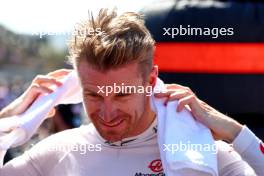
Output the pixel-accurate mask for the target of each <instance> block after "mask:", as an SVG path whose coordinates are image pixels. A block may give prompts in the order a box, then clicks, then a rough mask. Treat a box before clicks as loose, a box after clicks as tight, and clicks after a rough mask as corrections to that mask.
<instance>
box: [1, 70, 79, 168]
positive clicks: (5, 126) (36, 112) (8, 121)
mask: <svg viewBox="0 0 264 176" xmlns="http://www.w3.org/2000/svg"><path fill="white" fill-rule="evenodd" d="M61 82H62V83H63V85H62V86H61V87H59V88H57V89H56V90H55V91H54V92H53V93H51V94H46V95H41V96H39V97H38V98H37V100H36V101H35V102H34V103H33V104H32V105H31V106H30V108H29V109H27V110H26V111H25V112H24V113H23V114H21V115H18V116H13V117H8V118H4V119H1V120H0V161H1V163H0V166H2V164H3V157H4V155H5V153H6V150H7V149H9V148H10V147H15V146H18V145H22V144H23V143H25V142H27V141H28V140H29V139H30V138H31V137H32V136H33V135H34V133H35V132H36V131H37V129H38V128H39V126H40V125H41V123H42V122H43V121H44V120H45V119H46V118H47V115H48V113H49V112H50V111H51V110H52V108H53V107H54V106H56V105H58V104H76V103H80V102H82V93H81V87H80V85H79V82H78V77H77V73H76V72H75V71H72V72H71V73H69V75H67V76H66V77H65V78H64V79H62V80H61Z"/></svg>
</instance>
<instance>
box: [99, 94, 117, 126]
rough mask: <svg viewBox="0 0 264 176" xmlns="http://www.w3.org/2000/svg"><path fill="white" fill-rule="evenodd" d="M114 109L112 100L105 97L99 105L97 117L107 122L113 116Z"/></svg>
mask: <svg viewBox="0 0 264 176" xmlns="http://www.w3.org/2000/svg"><path fill="white" fill-rule="evenodd" d="M115 110H116V108H115V104H114V102H113V101H111V100H110V99H105V100H104V101H103V102H102V104H101V106H100V112H99V117H100V118H101V119H102V120H104V121H105V122H106V123H109V122H111V121H112V120H113V119H114V118H115V114H114V112H115Z"/></svg>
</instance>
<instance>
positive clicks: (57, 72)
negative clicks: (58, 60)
mask: <svg viewBox="0 0 264 176" xmlns="http://www.w3.org/2000/svg"><path fill="white" fill-rule="evenodd" d="M72 71H73V70H72V69H60V70H55V71H53V72H50V73H48V74H47V75H48V76H52V77H61V76H66V75H68V74H69V73H70V72H72Z"/></svg>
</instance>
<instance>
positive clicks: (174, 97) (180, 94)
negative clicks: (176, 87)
mask: <svg viewBox="0 0 264 176" xmlns="http://www.w3.org/2000/svg"><path fill="white" fill-rule="evenodd" d="M188 95H191V93H190V92H188V91H186V90H181V91H178V92H174V93H172V94H170V96H169V97H168V98H167V99H166V100H165V102H164V104H165V105H167V103H168V102H169V101H175V100H180V99H182V98H184V97H186V96H188Z"/></svg>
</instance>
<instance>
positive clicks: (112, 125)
mask: <svg viewBox="0 0 264 176" xmlns="http://www.w3.org/2000/svg"><path fill="white" fill-rule="evenodd" d="M123 121H124V119H120V120H117V121H114V122H112V123H105V122H102V124H103V125H104V126H106V127H109V128H113V127H117V126H119V125H120V124H121V123H122V122H123Z"/></svg>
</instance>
